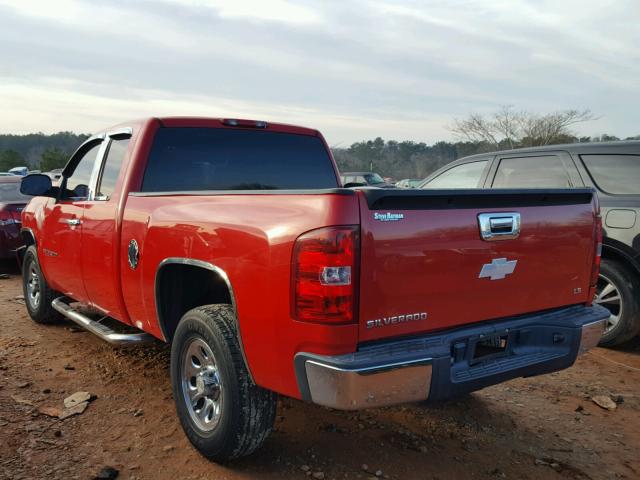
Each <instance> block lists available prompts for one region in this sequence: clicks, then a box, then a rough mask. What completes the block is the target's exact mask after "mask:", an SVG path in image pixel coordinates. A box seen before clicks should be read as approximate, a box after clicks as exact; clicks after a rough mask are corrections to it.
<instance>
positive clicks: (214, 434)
mask: <svg viewBox="0 0 640 480" xmlns="http://www.w3.org/2000/svg"><path fill="white" fill-rule="evenodd" d="M235 325H236V323H235V314H234V312H233V309H232V308H231V306H230V305H206V306H202V307H197V308H194V309H193V310H190V311H188V312H187V313H186V314H185V315H184V316H183V317H182V319H181V320H180V323H179V324H178V328H177V329H176V333H175V335H174V337H173V342H172V345H171V384H172V387H173V397H174V400H175V402H176V410H177V413H178V418H179V419H180V423H181V424H182V428H183V429H184V431H185V433H186V435H187V437H188V438H189V440H190V441H191V443H192V444H193V445H194V446H195V447H196V449H197V450H198V451H200V453H202V454H203V455H204V456H205V457H207V458H209V459H210V460H213V461H216V462H227V461H229V460H233V459H235V458H239V457H242V456H246V455H249V454H250V453H252V452H253V451H255V450H256V449H257V448H259V447H260V446H261V445H262V444H263V443H264V441H265V440H266V439H267V437H268V436H269V434H270V433H271V431H272V430H273V425H274V421H275V416H276V405H277V395H276V394H275V393H274V392H271V391H269V390H265V389H264V388H261V387H259V386H257V385H255V384H254V383H253V382H252V380H251V378H250V376H249V372H248V371H247V367H246V365H245V363H244V359H243V357H242V353H241V350H240V345H239V342H238V337H237V332H236V328H235ZM201 342H204V343H205V344H206V346H207V347H208V348H209V349H210V351H211V352H212V353H213V363H214V365H216V367H217V369H214V371H215V372H216V375H218V377H216V378H217V379H218V380H219V385H220V387H219V390H216V393H214V394H211V395H212V396H211V397H204V398H205V400H204V401H210V400H211V399H212V398H214V397H215V395H216V394H217V395H218V400H219V399H221V400H220V406H219V411H220V413H219V416H218V417H217V418H218V419H217V421H216V422H217V423H216V426H215V427H213V430H210V431H206V430H203V428H201V427H200V426H199V424H198V423H197V422H201V424H202V422H204V421H205V420H203V419H202V418H201V419H200V420H198V418H199V417H198V414H197V413H195V409H192V408H191V407H190V406H189V405H188V404H187V402H188V401H189V400H188V399H187V396H188V395H189V393H188V392H187V389H189V386H188V385H186V384H185V382H187V381H188V382H189V385H198V386H197V387H195V386H194V387H192V389H191V392H192V393H191V394H192V395H195V393H193V392H194V391H197V392H198V394H200V392H201V388H203V381H202V380H200V383H199V384H198V381H197V376H198V375H202V372H203V371H204V370H205V369H204V367H202V366H200V367H197V368H200V370H199V372H200V373H199V374H198V373H194V376H191V373H186V372H187V369H188V368H189V367H188V366H186V363H185V362H186V361H187V359H188V358H189V359H191V358H193V357H189V355H190V353H189V352H191V350H190V348H192V346H193V345H196V347H195V348H201V345H203V344H202V343H201ZM202 353H203V354H204V357H203V358H204V360H205V362H202V360H200V361H199V362H195V363H194V365H197V364H198V363H200V365H204V363H206V361H207V359H208V358H209V357H208V356H207V355H206V353H205V351H204V350H202ZM189 361H191V362H192V363H193V361H192V360H189ZM209 368H213V367H209ZM187 379H189V380H187ZM193 379H196V381H195V382H192V380H193ZM215 388H218V387H215ZM218 392H219V393H218ZM199 401H200V400H199ZM190 403H191V404H193V403H194V402H190ZM204 408H205V407H200V411H201V412H202V411H203V409H204ZM211 408H212V412H215V410H214V409H213V408H214V407H211ZM204 416H205V418H206V417H207V415H206V414H205V415H204ZM213 416H214V413H212V417H213ZM205 427H207V426H206V425H205ZM208 427H210V426H208Z"/></svg>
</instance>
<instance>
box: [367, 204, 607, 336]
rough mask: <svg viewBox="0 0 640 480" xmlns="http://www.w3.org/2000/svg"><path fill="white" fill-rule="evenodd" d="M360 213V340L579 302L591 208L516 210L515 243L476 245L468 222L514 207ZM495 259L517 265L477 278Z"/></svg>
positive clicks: (587, 269) (587, 264)
mask: <svg viewBox="0 0 640 480" xmlns="http://www.w3.org/2000/svg"><path fill="white" fill-rule="evenodd" d="M361 205H363V207H362V209H363V211H362V215H361V217H362V227H361V228H362V258H363V261H362V264H361V281H360V284H361V290H360V298H361V302H360V319H361V321H360V340H361V341H368V340H375V339H379V338H383V337H388V336H389V335H394V336H395V335H408V334H417V333H424V332H429V331H433V330H441V329H445V328H451V327H456V326H460V325H464V324H469V323H474V322H479V321H483V320H490V319H495V318H501V317H507V316H511V315H516V314H522V313H528V312H537V311H541V310H546V309H549V308H556V307H561V306H566V305H572V304H579V303H585V302H587V300H588V298H587V295H588V292H589V280H590V275H591V266H592V263H593V256H592V255H590V254H588V252H592V251H593V249H594V234H593V225H594V221H595V210H594V209H593V205H563V206H546V207H521V208H517V209H516V210H517V211H518V212H519V213H520V214H521V219H522V220H521V221H522V227H521V232H520V236H519V237H518V238H515V239H510V240H500V241H484V240H482V239H481V238H480V235H479V227H478V220H477V216H478V214H479V213H499V212H505V211H507V212H508V211H512V210H513V209H500V208H498V209H489V210H487V209H461V210H408V211H403V213H404V217H405V218H404V220H403V221H399V222H380V221H376V220H374V219H373V212H370V211H369V210H368V208H367V204H366V203H365V202H361ZM392 212H394V211H393V210H392ZM496 258H506V259H507V260H517V261H518V263H517V265H516V268H515V270H514V272H513V274H511V275H509V276H508V277H506V279H502V280H490V279H489V278H478V276H479V274H480V270H481V269H482V266H483V265H484V264H487V263H491V261H492V260H493V259H496ZM576 288H579V289H580V292H579V293H577V294H576V293H574V289H576ZM418 312H425V313H427V319H426V320H419V321H411V322H406V323H398V324H396V325H390V326H387V327H382V328H370V329H367V328H366V321H367V320H374V319H379V318H385V317H386V318H388V317H392V316H397V315H405V314H413V313H418Z"/></svg>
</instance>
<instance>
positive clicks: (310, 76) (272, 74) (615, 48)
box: [0, 0, 640, 146]
mask: <svg viewBox="0 0 640 480" xmlns="http://www.w3.org/2000/svg"><path fill="white" fill-rule="evenodd" d="M639 24H640V1H638V0H599V1H597V2H595V1H584V0H579V1H578V0H562V1H558V0H459V1H455V0H449V1H445V0H425V1H413V0H402V1H400V0H398V1H392V0H389V1H384V0H381V1H367V0H334V1H320V0H318V1H314V0H298V1H288V0H225V1H223V0H153V1H146V0H111V1H101V2H97V1H77V0H48V1H36V0H16V1H14V0H0V132H1V133H30V132H37V131H42V132H45V133H53V132H57V131H65V130H70V131H75V132H82V133H91V132H94V131H98V130H101V129H103V128H106V127H108V126H110V125H112V124H116V123H120V122H122V121H126V120H129V119H134V118H140V117H145V116H162V115H195V116H211V117H231V118H253V119H260V120H266V121H272V122H284V123H293V124H299V125H303V126H308V127H312V128H317V129H319V130H321V131H322V132H323V133H324V135H325V137H326V138H327V141H328V142H329V143H330V145H332V146H347V145H349V144H351V143H352V142H354V141H359V140H364V139H372V138H375V137H378V136H381V137H383V138H385V139H396V140H415V141H423V142H426V143H433V142H435V141H438V140H451V139H454V136H453V134H452V133H451V131H450V130H449V129H448V126H449V125H451V124H452V121H453V120H454V119H455V118H463V117H465V116H467V115H468V114H470V113H481V114H488V113H491V112H493V111H495V110H497V109H499V108H500V107H501V106H504V105H513V106H514V107H515V108H516V109H518V110H520V109H524V110H528V111H532V112H537V113H547V112H551V111H556V110H563V109H569V108H575V109H585V108H589V109H591V110H592V112H593V113H594V114H595V115H597V116H598V119H597V120H595V121H592V122H589V123H587V124H582V125H580V126H578V127H576V128H575V129H574V130H575V132H576V133H577V134H580V135H600V134H602V133H608V134H614V135H617V136H620V137H626V136H632V135H638V134H640V92H639V90H640V48H638V46H640V28H638V25H639Z"/></svg>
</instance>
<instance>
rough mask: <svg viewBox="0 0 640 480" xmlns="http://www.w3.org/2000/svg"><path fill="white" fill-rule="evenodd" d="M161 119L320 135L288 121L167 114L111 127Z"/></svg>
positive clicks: (191, 124) (175, 124) (163, 121)
mask: <svg viewBox="0 0 640 480" xmlns="http://www.w3.org/2000/svg"><path fill="white" fill-rule="evenodd" d="M153 120H156V121H159V122H160V123H161V124H162V126H165V127H204V128H206V127H210V128H253V129H256V130H268V131H272V132H273V131H275V132H283V133H294V134H298V135H311V136H318V135H319V132H318V130H315V129H313V128H306V127H300V126H297V125H289V124H286V123H272V122H265V121H262V120H251V119H245V118H235V117H226V118H219V117H181V116H167V117H149V118H142V119H137V120H132V121H130V122H123V123H120V124H118V125H114V126H112V127H110V128H109V129H106V130H110V129H114V128H121V127H130V126H131V125H133V124H142V123H146V122H148V121H153Z"/></svg>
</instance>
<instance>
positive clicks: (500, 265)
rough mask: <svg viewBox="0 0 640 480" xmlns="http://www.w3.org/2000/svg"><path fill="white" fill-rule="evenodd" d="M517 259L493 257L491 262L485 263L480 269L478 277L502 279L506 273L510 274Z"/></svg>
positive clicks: (514, 267)
mask: <svg viewBox="0 0 640 480" xmlns="http://www.w3.org/2000/svg"><path fill="white" fill-rule="evenodd" d="M517 263H518V261H517V260H509V261H507V259H506V258H494V259H493V260H491V263H485V264H484V265H483V266H482V270H480V275H478V278H489V279H491V280H502V279H503V278H504V277H506V276H507V275H511V274H512V273H513V271H514V270H515V269H516V264H517Z"/></svg>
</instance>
